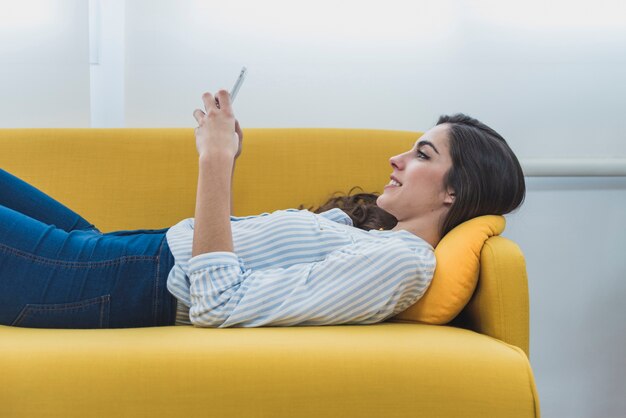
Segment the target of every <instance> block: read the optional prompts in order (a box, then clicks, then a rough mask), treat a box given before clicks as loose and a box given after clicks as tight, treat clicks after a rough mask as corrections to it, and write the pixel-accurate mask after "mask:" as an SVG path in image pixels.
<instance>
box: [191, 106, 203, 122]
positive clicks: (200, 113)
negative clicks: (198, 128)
mask: <svg viewBox="0 0 626 418" xmlns="http://www.w3.org/2000/svg"><path fill="white" fill-rule="evenodd" d="M203 116H204V112H203V111H202V110H200V109H196V110H194V111H193V117H194V118H196V122H198V125H200V123H201V122H202V117H203Z"/></svg>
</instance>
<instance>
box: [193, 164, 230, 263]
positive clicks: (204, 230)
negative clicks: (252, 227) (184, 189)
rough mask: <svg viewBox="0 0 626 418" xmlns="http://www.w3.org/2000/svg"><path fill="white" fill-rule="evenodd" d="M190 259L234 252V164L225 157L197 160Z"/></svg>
mask: <svg viewBox="0 0 626 418" xmlns="http://www.w3.org/2000/svg"><path fill="white" fill-rule="evenodd" d="M198 165H199V169H198V190H197V194H196V212H195V220H194V233H193V245H192V251H191V255H192V257H195V256H197V255H200V254H204V253H209V252H216V251H227V252H234V248H233V235H232V230H231V226H230V213H231V205H232V200H231V183H232V181H231V180H232V174H233V170H234V161H233V158H232V156H230V155H228V154H221V153H216V154H209V155H204V156H202V157H200V159H199V163H198Z"/></svg>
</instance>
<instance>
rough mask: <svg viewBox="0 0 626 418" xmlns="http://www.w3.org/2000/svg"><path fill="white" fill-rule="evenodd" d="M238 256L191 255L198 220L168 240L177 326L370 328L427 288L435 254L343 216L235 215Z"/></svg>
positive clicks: (414, 239)
mask: <svg viewBox="0 0 626 418" xmlns="http://www.w3.org/2000/svg"><path fill="white" fill-rule="evenodd" d="M230 221H231V227H232V233H233V247H234V252H223V251H218V252H211V253H205V254H200V255H197V256H195V257H191V249H192V243H193V227H194V218H188V219H185V220H183V221H181V222H179V223H178V224H176V225H174V226H173V227H171V228H170V229H169V230H168V231H167V234H166V237H167V242H168V245H169V246H170V250H171V251H172V254H173V255H174V258H175V265H174V267H173V268H172V270H171V271H170V273H169V276H168V279H167V288H168V290H169V291H170V292H171V293H172V294H173V295H174V296H175V297H176V298H177V299H178V313H177V320H176V325H183V324H184V325H195V326H198V327H219V328H223V327H259V326H292V325H335V324H372V323H376V322H381V321H384V320H385V319H387V318H389V317H391V316H393V315H395V314H397V313H399V312H402V311H403V310H405V309H406V308H408V307H409V306H411V305H412V304H414V303H415V302H416V301H417V300H418V299H419V298H420V297H421V296H422V295H423V294H424V292H425V291H426V289H427V288H428V286H429V284H430V282H431V280H432V277H433V274H434V271H435V254H434V250H433V247H432V246H431V245H430V244H428V243H427V242H426V241H424V240H423V239H421V238H419V237H418V236H416V235H414V234H412V233H410V232H408V231H404V230H400V231H379V230H375V229H372V230H370V231H364V230H362V229H359V228H356V227H354V226H352V225H353V224H352V220H351V219H350V217H349V216H348V215H347V214H346V213H345V212H343V211H342V210H341V209H338V208H334V209H331V210H329V211H326V212H323V213H321V214H316V213H313V212H309V211H308V210H306V209H303V210H298V209H286V210H277V211H274V212H272V213H268V212H265V213H262V214H260V215H253V216H245V217H237V216H231V217H230Z"/></svg>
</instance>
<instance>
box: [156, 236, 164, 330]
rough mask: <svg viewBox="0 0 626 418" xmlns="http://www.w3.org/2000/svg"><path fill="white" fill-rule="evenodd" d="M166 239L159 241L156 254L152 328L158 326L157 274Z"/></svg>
mask: <svg viewBox="0 0 626 418" xmlns="http://www.w3.org/2000/svg"><path fill="white" fill-rule="evenodd" d="M165 242H166V237H165V236H164V237H163V241H161V245H160V246H159V252H158V253H157V257H156V261H157V268H156V277H155V279H154V304H153V305H154V313H153V315H154V326H155V327H156V326H158V313H159V309H158V307H159V272H160V269H161V251H162V250H163V245H165Z"/></svg>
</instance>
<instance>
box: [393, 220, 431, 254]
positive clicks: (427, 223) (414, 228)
mask: <svg viewBox="0 0 626 418" xmlns="http://www.w3.org/2000/svg"><path fill="white" fill-rule="evenodd" d="M400 230H404V231H408V232H410V233H412V234H413V235H417V236H418V237H420V238H421V239H423V240H424V241H426V242H427V243H429V244H430V245H432V246H433V248H435V247H436V246H437V244H439V241H441V237H440V236H439V220H437V221H434V220H433V219H410V220H406V221H398V224H397V225H396V226H395V227H393V229H392V231H400Z"/></svg>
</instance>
